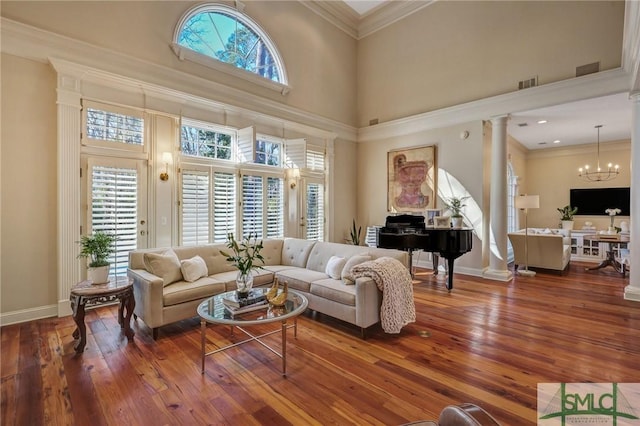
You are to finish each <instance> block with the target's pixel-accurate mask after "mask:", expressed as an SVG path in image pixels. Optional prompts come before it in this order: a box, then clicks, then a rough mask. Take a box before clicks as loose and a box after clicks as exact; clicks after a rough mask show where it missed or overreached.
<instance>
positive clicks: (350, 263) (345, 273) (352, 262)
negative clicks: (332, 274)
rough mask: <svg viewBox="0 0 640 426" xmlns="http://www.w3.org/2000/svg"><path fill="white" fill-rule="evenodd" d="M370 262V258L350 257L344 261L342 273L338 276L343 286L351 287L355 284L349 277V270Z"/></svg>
mask: <svg viewBox="0 0 640 426" xmlns="http://www.w3.org/2000/svg"><path fill="white" fill-rule="evenodd" d="M369 260H371V256H352V257H350V258H349V260H347V261H346V263H345V265H344V268H342V272H341V274H340V278H341V279H342V282H343V283H344V284H348V285H352V284H355V282H356V280H355V278H354V277H353V275H351V268H353V267H354V266H356V265H359V264H361V263H364V262H368V261H369Z"/></svg>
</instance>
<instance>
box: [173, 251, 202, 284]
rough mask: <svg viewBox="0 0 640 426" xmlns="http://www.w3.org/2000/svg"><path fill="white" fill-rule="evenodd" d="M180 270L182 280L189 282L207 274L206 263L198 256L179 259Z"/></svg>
mask: <svg viewBox="0 0 640 426" xmlns="http://www.w3.org/2000/svg"><path fill="white" fill-rule="evenodd" d="M180 271H182V276H183V277H184V280H185V281H187V282H190V283H192V282H194V281H195V280H197V279H198V278H202V277H206V276H207V275H209V273H208V271H207V264H206V263H204V259H203V258H201V257H200V256H193V257H192V258H191V259H185V260H181V261H180Z"/></svg>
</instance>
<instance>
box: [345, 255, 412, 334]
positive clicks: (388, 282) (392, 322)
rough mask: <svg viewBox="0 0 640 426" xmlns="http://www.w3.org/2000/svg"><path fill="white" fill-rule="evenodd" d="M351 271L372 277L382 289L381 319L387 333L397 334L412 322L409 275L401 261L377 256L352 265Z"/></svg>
mask: <svg viewBox="0 0 640 426" xmlns="http://www.w3.org/2000/svg"><path fill="white" fill-rule="evenodd" d="M351 273H352V274H353V277H354V278H358V277H369V278H371V279H372V280H373V281H374V282H375V283H376V285H377V286H378V288H379V289H380V291H382V306H381V307H380V322H381V323H382V329H383V330H384V331H385V332H386V333H400V330H401V329H402V327H404V326H405V325H407V324H409V323H410V322H415V320H416V305H415V303H414V301H413V284H412V281H411V274H409V271H408V270H407V268H406V267H405V266H404V265H403V264H402V262H400V261H399V260H396V259H394V258H392V257H379V258H378V259H375V260H371V261H368V262H364V263H361V264H359V265H356V266H354V267H353V268H352V269H351Z"/></svg>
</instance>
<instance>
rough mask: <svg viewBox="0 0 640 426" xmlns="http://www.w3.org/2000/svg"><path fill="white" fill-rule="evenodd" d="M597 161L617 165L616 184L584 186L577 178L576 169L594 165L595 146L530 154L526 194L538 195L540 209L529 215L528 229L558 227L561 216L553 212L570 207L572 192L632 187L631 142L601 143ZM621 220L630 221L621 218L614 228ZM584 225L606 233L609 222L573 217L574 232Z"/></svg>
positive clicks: (597, 217) (599, 218) (601, 217)
mask: <svg viewBox="0 0 640 426" xmlns="http://www.w3.org/2000/svg"><path fill="white" fill-rule="evenodd" d="M600 158H601V162H603V161H604V162H613V163H614V164H620V167H621V172H620V175H619V176H618V177H617V178H616V179H615V180H612V181H608V182H585V181H583V180H582V179H580V178H579V177H578V167H580V166H583V165H584V164H587V163H589V164H591V165H593V164H594V163H595V159H596V145H595V144H592V145H582V146H576V147H574V148H572V147H568V148H549V149H545V150H536V151H530V152H529V153H528V155H527V162H526V179H527V189H528V193H529V194H539V195H540V208H539V209H534V210H530V211H529V226H531V227H549V228H552V227H557V226H558V224H559V223H560V213H558V211H557V210H556V209H557V208H558V207H564V206H566V205H567V204H569V190H570V189H571V188H609V187H626V186H630V185H631V182H630V171H631V161H630V158H631V142H630V141H628V140H627V141H618V142H607V143H605V144H603V143H601V144H600ZM612 207H615V206H612ZM602 213H603V214H604V212H602ZM578 214H579V212H578ZM621 220H626V221H629V217H623V216H620V217H619V218H617V219H616V224H619V223H620V221H621ZM585 221H591V222H593V224H594V225H595V226H596V227H597V228H598V229H606V228H607V227H608V226H609V218H608V217H606V216H576V217H575V223H574V228H575V229H580V228H581V227H582V226H583V225H584V222H585Z"/></svg>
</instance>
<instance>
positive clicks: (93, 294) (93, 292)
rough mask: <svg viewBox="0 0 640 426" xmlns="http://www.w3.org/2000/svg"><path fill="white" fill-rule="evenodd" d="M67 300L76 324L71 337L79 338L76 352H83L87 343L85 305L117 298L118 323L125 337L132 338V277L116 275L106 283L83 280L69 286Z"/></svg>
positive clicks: (133, 302) (133, 299)
mask: <svg viewBox="0 0 640 426" xmlns="http://www.w3.org/2000/svg"><path fill="white" fill-rule="evenodd" d="M69 300H70V302H71V310H72V311H73V320H74V321H75V323H76V326H77V328H76V330H75V331H74V332H73V337H74V338H75V339H78V338H79V340H78V343H77V344H76V346H75V350H76V353H81V352H83V351H84V347H85V345H86V344H87V327H86V325H85V323H84V313H85V312H84V310H85V307H86V306H91V305H97V304H100V303H106V302H113V301H115V300H118V301H119V302H120V306H119V308H118V323H119V324H120V328H122V329H123V330H124V334H125V336H127V339H129V341H131V340H133V334H134V333H133V330H132V329H131V315H132V314H133V309H134V308H135V306H136V301H135V298H134V297H133V280H132V279H130V278H128V277H117V278H112V279H111V280H109V282H108V283H104V284H93V282H92V281H89V280H85V281H82V282H79V283H78V284H76V285H75V286H73V287H72V288H71V295H70V296H69ZM125 311H126V312H125Z"/></svg>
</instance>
